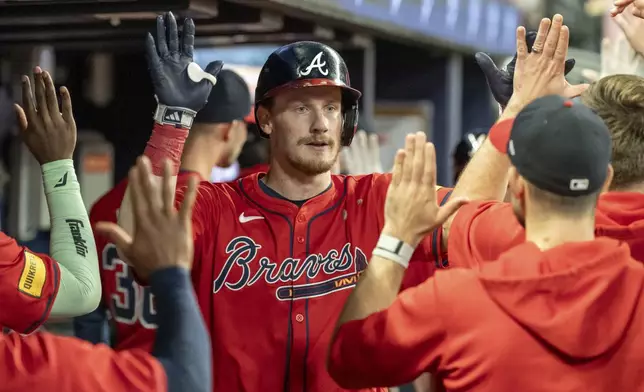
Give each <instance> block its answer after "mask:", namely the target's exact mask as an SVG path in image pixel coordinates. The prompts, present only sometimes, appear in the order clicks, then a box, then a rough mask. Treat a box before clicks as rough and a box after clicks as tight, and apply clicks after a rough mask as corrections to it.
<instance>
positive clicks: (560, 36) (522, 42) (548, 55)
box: [508, 14, 588, 114]
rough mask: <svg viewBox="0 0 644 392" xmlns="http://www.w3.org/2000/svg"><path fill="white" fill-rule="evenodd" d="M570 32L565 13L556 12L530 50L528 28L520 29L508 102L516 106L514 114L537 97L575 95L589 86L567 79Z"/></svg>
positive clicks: (544, 22)
mask: <svg viewBox="0 0 644 392" xmlns="http://www.w3.org/2000/svg"><path fill="white" fill-rule="evenodd" d="M569 34H570V32H569V30H568V27H567V26H564V25H563V17H562V16H561V15H559V14H557V15H555V16H554V17H553V19H552V20H550V19H548V18H544V19H542V20H541V24H540V25H539V31H538V32H537V38H536V39H535V42H534V45H533V47H532V51H531V52H530V51H528V46H527V42H526V32H525V29H524V28H523V27H519V28H518V29H517V64H516V68H515V72H514V85H513V92H512V98H511V99H510V102H509V103H508V106H510V105H512V106H513V109H512V111H513V112H516V113H514V114H517V113H518V111H520V110H521V109H522V108H523V107H524V106H525V105H527V104H529V103H530V102H532V101H534V100H535V99H537V98H540V97H543V96H546V95H560V96H563V97H566V98H574V97H576V96H579V95H580V94H581V93H582V92H584V91H585V90H586V89H587V88H588V85H587V84H581V85H574V86H573V85H571V84H570V83H568V81H566V78H565V61H566V56H567V54H568V39H569Z"/></svg>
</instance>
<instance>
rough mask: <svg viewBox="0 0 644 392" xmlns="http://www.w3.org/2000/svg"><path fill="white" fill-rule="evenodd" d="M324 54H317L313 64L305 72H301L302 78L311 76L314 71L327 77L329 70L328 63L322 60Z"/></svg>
mask: <svg viewBox="0 0 644 392" xmlns="http://www.w3.org/2000/svg"><path fill="white" fill-rule="evenodd" d="M323 54H324V52H319V53H318V54H316V55H315V57H313V61H311V64H309V66H308V67H306V68H305V69H304V70H300V76H307V75H309V74H310V73H311V71H313V69H317V70H318V72H319V73H321V74H322V75H324V76H327V75H328V74H329V70H328V69H327V68H326V61H324V60H322V55H323Z"/></svg>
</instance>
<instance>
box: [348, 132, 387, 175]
mask: <svg viewBox="0 0 644 392" xmlns="http://www.w3.org/2000/svg"><path fill="white" fill-rule="evenodd" d="M340 165H341V171H342V173H346V174H350V175H361V174H371V173H382V172H383V169H382V162H381V161H380V145H379V144H378V135H377V134H376V133H370V134H369V135H367V132H365V131H364V130H362V129H361V130H359V131H358V132H356V136H355V138H353V142H352V143H351V145H350V146H349V147H344V148H342V151H341V152H340Z"/></svg>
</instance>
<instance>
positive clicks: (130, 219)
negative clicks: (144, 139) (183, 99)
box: [118, 122, 189, 257]
mask: <svg viewBox="0 0 644 392" xmlns="http://www.w3.org/2000/svg"><path fill="white" fill-rule="evenodd" d="M188 132H189V128H176V127H173V126H170V125H167V124H166V125H162V124H159V123H158V122H155V124H154V128H153V129H152V135H151V136H150V140H148V143H147V145H146V147H145V150H144V152H143V155H145V156H146V157H148V159H150V162H151V164H152V173H153V174H154V177H153V181H159V182H160V181H161V176H162V175H163V162H164V161H165V160H168V161H169V162H170V164H171V165H172V170H173V174H174V176H173V178H172V184H173V186H175V187H176V182H177V174H178V172H179V166H180V164H181V155H182V154H183V147H184V144H185V141H186V138H187V137H188ZM118 224H119V226H121V227H122V228H123V229H125V231H126V232H128V233H129V234H133V233H134V213H133V211H132V201H131V198H130V184H129V183H128V187H127V189H126V191H125V196H124V197H123V201H122V202H121V207H120V208H119V211H118ZM119 256H121V257H123V255H119Z"/></svg>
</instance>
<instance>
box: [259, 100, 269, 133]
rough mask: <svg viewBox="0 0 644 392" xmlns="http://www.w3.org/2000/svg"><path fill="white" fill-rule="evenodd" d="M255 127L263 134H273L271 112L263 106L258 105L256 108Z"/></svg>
mask: <svg viewBox="0 0 644 392" xmlns="http://www.w3.org/2000/svg"><path fill="white" fill-rule="evenodd" d="M257 121H259V123H258V124H257V126H258V127H259V128H260V129H261V130H262V131H264V133H265V134H267V135H270V134H271V133H273V123H272V121H271V112H270V111H269V110H268V108H266V106H264V105H259V107H258V108H257Z"/></svg>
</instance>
